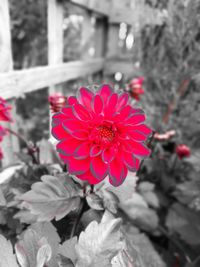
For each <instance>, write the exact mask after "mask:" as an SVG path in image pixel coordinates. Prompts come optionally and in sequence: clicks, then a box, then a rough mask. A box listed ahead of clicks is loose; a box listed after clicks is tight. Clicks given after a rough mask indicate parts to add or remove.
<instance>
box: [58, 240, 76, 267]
mask: <svg viewBox="0 0 200 267" xmlns="http://www.w3.org/2000/svg"><path fill="white" fill-rule="evenodd" d="M77 242H78V241H77V237H73V238H71V239H69V240H66V241H65V242H64V243H63V244H62V245H60V246H59V254H61V255H62V256H64V257H65V258H68V259H70V260H71V261H72V262H73V263H74V264H75V262H76V260H77V255H76V250H75V246H76V244H77Z"/></svg>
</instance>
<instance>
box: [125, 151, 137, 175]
mask: <svg viewBox="0 0 200 267" xmlns="http://www.w3.org/2000/svg"><path fill="white" fill-rule="evenodd" d="M123 159H124V163H125V164H126V166H127V168H128V169H129V170H130V171H137V170H138V169H139V165H140V161H139V159H137V158H136V157H134V155H133V154H131V153H124V155H123Z"/></svg>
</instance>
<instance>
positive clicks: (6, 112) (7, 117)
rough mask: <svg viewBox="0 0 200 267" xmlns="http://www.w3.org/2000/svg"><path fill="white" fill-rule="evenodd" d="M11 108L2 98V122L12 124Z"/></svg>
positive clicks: (0, 103)
mask: <svg viewBox="0 0 200 267" xmlns="http://www.w3.org/2000/svg"><path fill="white" fill-rule="evenodd" d="M10 110H11V106H10V105H8V103H7V102H6V101H5V100H4V99H3V98H2V97H0V121H9V122H11V121H12V119H11V114H10Z"/></svg>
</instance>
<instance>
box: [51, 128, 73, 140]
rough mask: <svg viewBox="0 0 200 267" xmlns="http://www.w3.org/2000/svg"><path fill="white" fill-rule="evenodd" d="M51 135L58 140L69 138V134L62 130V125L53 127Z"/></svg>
mask: <svg viewBox="0 0 200 267" xmlns="http://www.w3.org/2000/svg"><path fill="white" fill-rule="evenodd" d="M51 134H52V135H53V136H54V137H55V138H56V139H58V140H62V139H66V138H69V137H70V135H69V133H68V132H67V131H66V130H65V129H64V128H63V126H62V124H58V125H55V126H54V127H53V128H52V131H51Z"/></svg>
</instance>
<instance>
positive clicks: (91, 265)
mask: <svg viewBox="0 0 200 267" xmlns="http://www.w3.org/2000/svg"><path fill="white" fill-rule="evenodd" d="M120 225H121V220H120V219H112V218H110V219H109V218H108V216H107V215H105V216H103V218H102V221H101V222H100V223H99V224H98V223H97V222H96V221H93V222H91V223H90V224H89V225H88V227H87V228H86V229H85V231H84V232H82V233H81V234H80V236H79V240H78V244H77V245H76V252H77V255H78V261H77V265H76V267H110V266H112V265H111V259H112V258H113V257H114V256H115V255H117V253H118V252H119V251H120V250H121V249H122V241H121V232H120Z"/></svg>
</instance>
